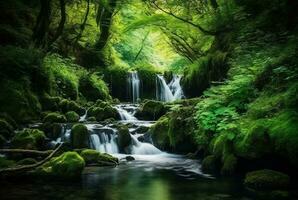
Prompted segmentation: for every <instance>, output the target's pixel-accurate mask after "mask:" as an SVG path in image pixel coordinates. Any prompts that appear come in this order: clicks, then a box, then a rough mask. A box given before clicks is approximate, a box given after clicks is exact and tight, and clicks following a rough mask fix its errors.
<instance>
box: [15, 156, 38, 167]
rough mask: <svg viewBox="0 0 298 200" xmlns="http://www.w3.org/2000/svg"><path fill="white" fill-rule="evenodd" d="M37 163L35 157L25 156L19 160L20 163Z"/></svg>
mask: <svg viewBox="0 0 298 200" xmlns="http://www.w3.org/2000/svg"><path fill="white" fill-rule="evenodd" d="M35 163H37V161H36V160H35V159H34V158H24V159H22V160H19V161H18V162H17V164H18V165H32V164H35Z"/></svg>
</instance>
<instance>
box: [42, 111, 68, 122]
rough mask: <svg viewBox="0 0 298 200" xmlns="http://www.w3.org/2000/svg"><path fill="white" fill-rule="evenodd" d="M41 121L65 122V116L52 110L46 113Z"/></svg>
mask: <svg viewBox="0 0 298 200" xmlns="http://www.w3.org/2000/svg"><path fill="white" fill-rule="evenodd" d="M43 122H44V123H46V122H48V123H65V122H66V118H65V116H64V115H62V114H60V113H57V112H52V113H49V114H47V115H46V116H45V117H44V118H43Z"/></svg>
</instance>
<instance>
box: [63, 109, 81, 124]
mask: <svg viewBox="0 0 298 200" xmlns="http://www.w3.org/2000/svg"><path fill="white" fill-rule="evenodd" d="M65 117H66V120H67V122H78V121H79V120H80V116H79V115H78V114H77V113H76V112H75V111H69V112H67V113H66V114H65Z"/></svg>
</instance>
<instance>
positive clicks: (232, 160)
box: [221, 154, 237, 176]
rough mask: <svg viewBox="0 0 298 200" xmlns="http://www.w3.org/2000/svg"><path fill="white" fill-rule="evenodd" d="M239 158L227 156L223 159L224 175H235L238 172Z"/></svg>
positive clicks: (222, 172)
mask: <svg viewBox="0 0 298 200" xmlns="http://www.w3.org/2000/svg"><path fill="white" fill-rule="evenodd" d="M236 167H237V158H236V156H234V155H233V154H229V155H226V156H225V157H224V159H223V166H222V168H221V174H222V175H228V176H229V175H233V174H235V172H236Z"/></svg>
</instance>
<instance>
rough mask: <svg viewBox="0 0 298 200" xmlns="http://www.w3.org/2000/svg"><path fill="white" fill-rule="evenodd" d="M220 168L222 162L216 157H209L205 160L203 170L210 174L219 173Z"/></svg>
mask: <svg viewBox="0 0 298 200" xmlns="http://www.w3.org/2000/svg"><path fill="white" fill-rule="evenodd" d="M219 166H220V161H219V160H218V158H216V156H214V155H209V156H207V157H205V158H204V159H203V162H202V169H203V170H204V171H206V172H208V173H215V172H217V171H218V169H219Z"/></svg>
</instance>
